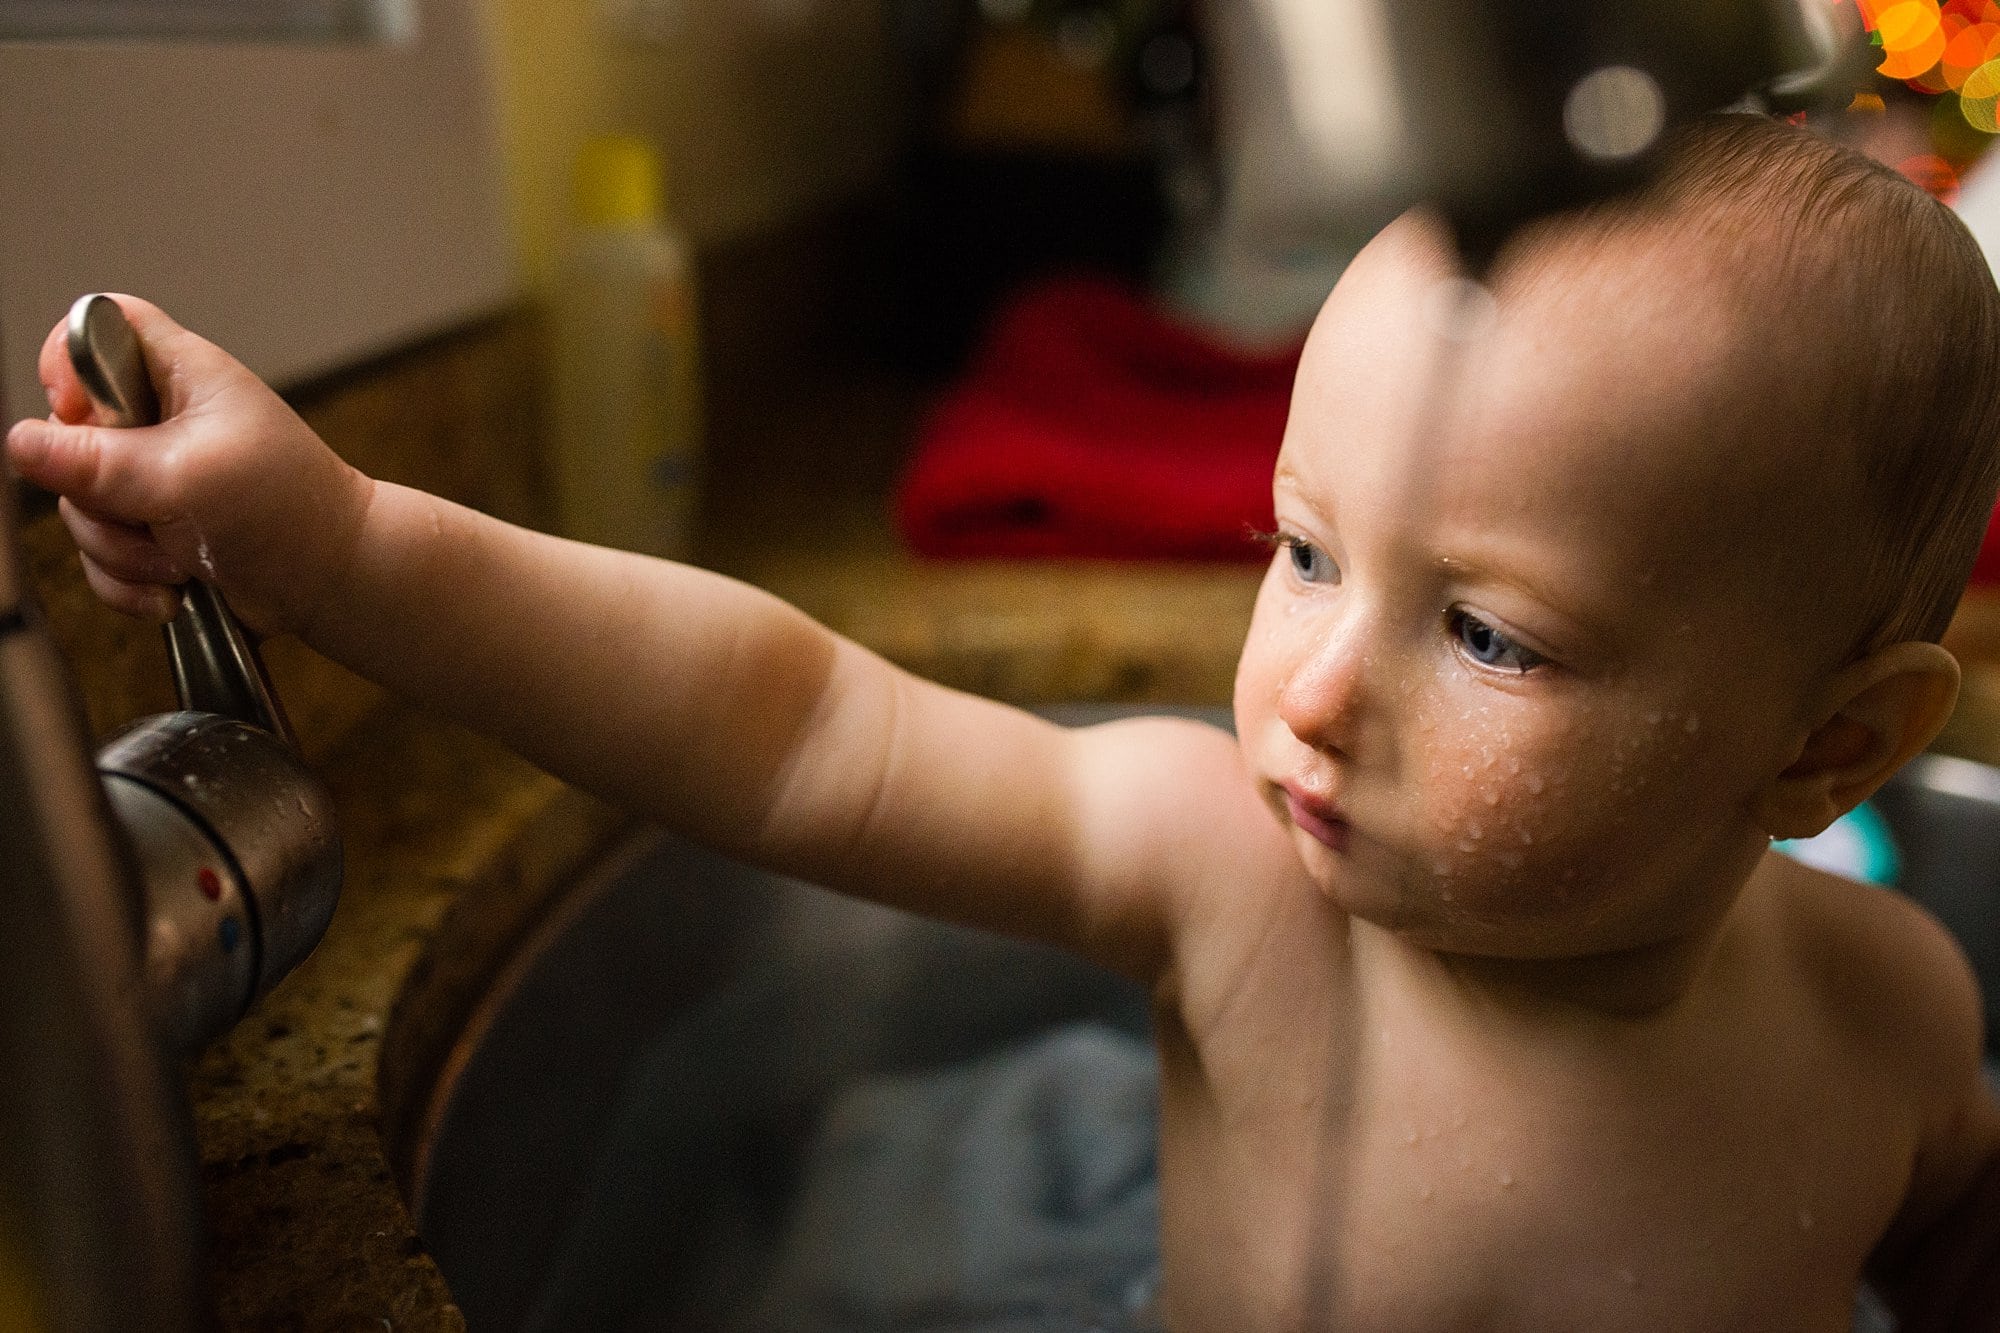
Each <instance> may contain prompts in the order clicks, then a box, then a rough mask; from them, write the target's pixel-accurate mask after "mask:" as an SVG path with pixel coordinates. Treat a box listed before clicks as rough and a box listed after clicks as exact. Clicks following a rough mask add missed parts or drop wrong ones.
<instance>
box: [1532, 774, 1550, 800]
mask: <svg viewBox="0 0 2000 1333" xmlns="http://www.w3.org/2000/svg"><path fill="white" fill-rule="evenodd" d="M1546 785H1547V784H1546V783H1544V782H1543V781H1542V775H1541V774H1540V773H1530V774H1528V795H1530V796H1540V795H1541V794H1542V788H1543V787H1544V786H1546Z"/></svg>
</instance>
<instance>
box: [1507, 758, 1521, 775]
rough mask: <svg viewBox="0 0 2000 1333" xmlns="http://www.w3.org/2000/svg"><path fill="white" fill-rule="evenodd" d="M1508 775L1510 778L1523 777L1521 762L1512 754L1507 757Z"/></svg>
mask: <svg viewBox="0 0 2000 1333" xmlns="http://www.w3.org/2000/svg"><path fill="white" fill-rule="evenodd" d="M1507 774H1508V776H1509V777H1519V776H1520V775H1521V761H1520V760H1519V759H1517V758H1515V757H1514V756H1513V755H1511V754H1510V755H1508V756H1507Z"/></svg>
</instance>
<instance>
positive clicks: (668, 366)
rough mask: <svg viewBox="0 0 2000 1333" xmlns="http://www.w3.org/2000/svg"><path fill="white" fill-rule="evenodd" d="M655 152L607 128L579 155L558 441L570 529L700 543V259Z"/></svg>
mask: <svg viewBox="0 0 2000 1333" xmlns="http://www.w3.org/2000/svg"><path fill="white" fill-rule="evenodd" d="M660 175H661V173H660V166H659V159H658V157H657V155H656V154H655V153H654V152H653V150H652V148H651V147H650V146H649V145H648V144H647V143H646V142H645V141H644V140H642V139H639V138H636V137H634V136H631V135H606V136H604V137H601V138H598V139H593V140H592V141H590V142H589V143H588V144H586V145H585V146H584V148H583V151H582V152H581V153H580V154H579V155H578V158H577V163H576V178H575V199H574V203H575V216H574V219H573V221H574V225H573V226H572V228H571V230H570V234H569V236H568V239H567V244H566V245H565V247H564V250H563V253H562V255H561V257H560V259H559V262H558V264H557V268H556V284H555V289H554V292H553V293H552V296H551V299H550V302H549V306H550V322H551V328H550V339H551V351H552V357H553V374H552V377H551V378H552V389H553V393H552V395H551V406H552V410H553V420H552V421H551V422H550V432H549V435H550V441H551V443H552V445H553V461H554V467H553V469H552V474H553V475H552V480H553V482H554V485H555V490H556V515H557V521H558V524H559V527H560V530H561V532H562V533H563V534H564V535H565V536H569V537H575V538H578V539H580V540H582V541H588V542H594V543H596V544H598V545H602V546H616V547H619V548H621V549H624V550H628V551H640V552H643V553H645V554H648V555H659V556H666V557H668V558H670V559H678V560H684V559H687V558H688V557H689V556H690V555H691V554H692V551H693V539H694V523H695V518H696V499H697V496H698V493H699V492H698V482H699V480H700V458H701V435H702V416H701V366H700V358H699V355H698V326H697V312H696V302H695V284H694V269H693V264H692V261H691V256H690V254H689V251H688V247H687V245H686V243H685V242H684V241H683V240H682V239H681V237H680V236H679V235H678V234H677V233H675V232H674V231H673V230H671V229H670V228H669V227H668V226H667V225H666V223H665V222H664V220H663V217H662V213H661V207H660V200H661V187H660Z"/></svg>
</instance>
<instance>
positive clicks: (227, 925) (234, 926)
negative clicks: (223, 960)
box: [216, 916, 243, 953]
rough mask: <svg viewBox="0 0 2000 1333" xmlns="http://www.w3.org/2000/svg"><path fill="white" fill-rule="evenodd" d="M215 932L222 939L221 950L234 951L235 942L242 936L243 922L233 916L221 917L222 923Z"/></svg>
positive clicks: (225, 951)
mask: <svg viewBox="0 0 2000 1333" xmlns="http://www.w3.org/2000/svg"><path fill="white" fill-rule="evenodd" d="M216 934H217V935H218V936H219V937H220V938H221V940H222V951H223V952H224V953H234V952H235V951H236V942H237V941H238V940H240V939H241V938H243V924H242V923H241V922H240V921H238V920H237V919H236V918H235V917H233V916H226V917H224V918H222V924H221V925H220V926H219V927H217V928H216Z"/></svg>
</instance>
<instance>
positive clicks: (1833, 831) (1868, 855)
mask: <svg viewBox="0 0 2000 1333" xmlns="http://www.w3.org/2000/svg"><path fill="white" fill-rule="evenodd" d="M1771 850H1772V851H1774V852H1780V853H1783V854H1784V855H1786V856H1789V857H1791V858H1792V859H1793V860H1794V861H1799V862H1802V863H1804V864H1806V865H1809V866H1814V867H1816V868H1818V869H1820V870H1825V871H1828V872H1829V873H1831V874H1835V875H1845V876H1846V877H1847V878H1848V879H1858V880H1860V881H1861V882H1862V883H1864V884H1880V885H1882V886H1883V887H1885V888H1894V887H1895V886H1896V883H1897V881H1898V880H1899V879H1900V878H1901V877H1902V873H1903V857H1902V854H1901V853H1900V852H1898V851H1897V850H1896V840H1895V838H1894V837H1893V836H1891V835H1890V833H1889V821H1887V820H1886V819H1884V818H1882V812H1881V811H1879V810H1877V809H1876V808H1875V807H1874V805H1873V804H1871V803H1870V802H1867V801H1863V802H1862V803H1861V804H1860V805H1857V806H1855V807H1854V808H1853V809H1852V810H1849V811H1848V812H1847V813H1846V814H1844V815H1842V816H1841V817H1840V818H1838V819H1836V820H1834V821H1833V823H1831V824H1829V825H1827V827H1826V831H1825V832H1823V833H1820V834H1818V835H1816V836H1814V837H1810V838H1786V839H1784V840H1783V841H1781V842H1774V843H1772V844H1771Z"/></svg>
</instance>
